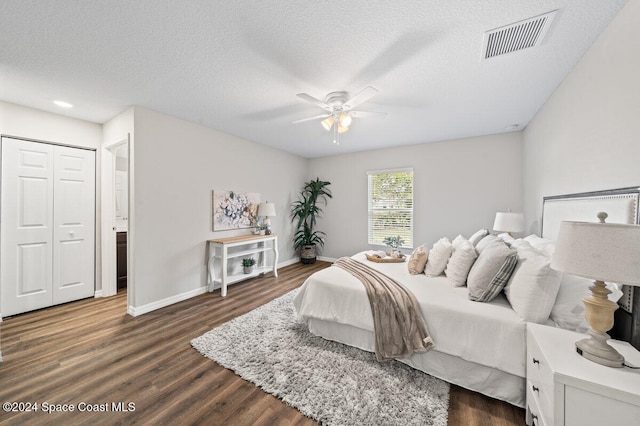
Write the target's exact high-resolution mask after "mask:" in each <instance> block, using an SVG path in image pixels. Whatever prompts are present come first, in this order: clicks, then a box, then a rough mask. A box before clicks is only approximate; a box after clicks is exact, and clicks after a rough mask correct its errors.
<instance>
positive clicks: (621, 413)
mask: <svg viewBox="0 0 640 426" xmlns="http://www.w3.org/2000/svg"><path fill="white" fill-rule="evenodd" d="M638 380H640V377H638ZM564 395H565V422H564V424H565V425H567V426H570V425H580V426H601V425H607V426H629V425H637V424H638V423H639V422H640V407H639V406H637V405H633V404H627V403H626V402H622V401H618V400H616V399H613V398H608V397H605V396H603V395H598V394H595V393H592V392H588V391H585V390H583V389H578V388H574V387H572V386H565V394H564Z"/></svg>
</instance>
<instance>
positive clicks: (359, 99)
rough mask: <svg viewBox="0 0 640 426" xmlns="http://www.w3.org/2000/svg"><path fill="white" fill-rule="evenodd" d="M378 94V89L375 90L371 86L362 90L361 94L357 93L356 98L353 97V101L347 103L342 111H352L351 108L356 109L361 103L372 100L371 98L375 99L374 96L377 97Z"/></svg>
mask: <svg viewBox="0 0 640 426" xmlns="http://www.w3.org/2000/svg"><path fill="white" fill-rule="evenodd" d="M376 93H378V91H377V90H376V89H374V88H373V87H371V86H367V87H365V88H364V89H362V90H361V91H360V92H359V93H357V94H356V95H355V96H353V97H352V98H351V99H349V100H348V101H347V102H345V103H344V105H343V106H342V109H343V110H345V111H346V110H350V109H351V108H355V107H356V106H358V105H360V104H361V103H363V102H366V101H368V100H369V99H371V97H373V95H375V94H376Z"/></svg>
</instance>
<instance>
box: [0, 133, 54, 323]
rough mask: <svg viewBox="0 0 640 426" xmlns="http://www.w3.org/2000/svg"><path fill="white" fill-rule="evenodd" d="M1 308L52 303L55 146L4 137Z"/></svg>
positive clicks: (13, 310)
mask: <svg viewBox="0 0 640 426" xmlns="http://www.w3.org/2000/svg"><path fill="white" fill-rule="evenodd" d="M1 182H2V185H1V188H0V192H1V194H0V195H1V203H0V204H1V208H0V215H1V219H2V232H1V235H0V237H1V243H0V271H1V272H0V281H1V283H2V284H1V285H0V304H1V306H0V308H1V310H0V312H1V313H2V315H3V316H9V315H15V314H18V313H21V312H26V311H30V310H34V309H39V308H42V307H45V306H49V305H51V300H52V271H53V265H52V257H53V256H52V250H53V249H52V246H53V146H52V145H47V144H42V143H36V142H27V141H22V140H17V139H12V138H6V137H3V138H2V178H1Z"/></svg>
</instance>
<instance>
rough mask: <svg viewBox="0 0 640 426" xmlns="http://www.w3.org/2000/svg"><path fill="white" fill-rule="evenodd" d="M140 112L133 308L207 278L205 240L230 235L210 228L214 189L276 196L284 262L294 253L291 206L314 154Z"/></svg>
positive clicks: (264, 197)
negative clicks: (287, 150) (292, 152)
mask: <svg viewBox="0 0 640 426" xmlns="http://www.w3.org/2000/svg"><path fill="white" fill-rule="evenodd" d="M134 117H135V118H134V120H135V162H134V164H135V169H134V171H133V175H134V176H133V180H134V184H133V187H134V191H135V206H134V210H135V235H130V236H129V237H130V238H133V239H134V244H135V251H136V256H135V257H136V259H135V262H136V264H135V271H134V282H135V300H134V302H133V304H134V307H140V306H143V305H146V304H149V303H152V302H156V301H160V300H162V299H165V298H169V297H173V296H176V295H179V294H183V293H187V292H189V291H193V290H196V289H198V288H201V287H203V286H204V285H205V284H206V258H205V241H206V240H207V239H210V238H214V237H220V236H224V235H225V234H221V233H220V232H216V233H213V232H212V225H211V191H212V190H213V189H222V190H236V191H248V192H259V193H260V194H261V199H262V200H263V201H270V202H273V203H275V205H276V212H277V217H275V218H272V221H271V222H272V228H273V232H274V233H277V234H278V236H279V244H278V246H279V251H280V261H281V262H282V261H286V260H288V259H293V258H295V257H296V255H295V253H294V252H293V249H292V245H291V238H292V226H291V224H290V220H289V216H288V208H289V204H290V202H291V200H292V199H293V198H294V196H295V194H296V193H297V191H298V190H299V188H300V187H301V186H302V184H303V183H304V181H305V179H306V177H307V169H308V160H306V159H303V158H300V157H296V156H293V155H290V154H286V153H284V152H282V151H278V150H275V149H272V148H268V147H265V146H262V145H258V144H255V143H252V142H249V141H246V140H243V139H239V138H236V137H233V136H230V135H228V134H225V133H222V132H219V131H216V130H212V129H209V128H206V127H203V126H200V125H197V124H193V123H189V122H186V121H184V120H180V119H177V118H173V117H170V116H167V115H164V114H160V113H157V112H154V111H150V110H147V109H144V108H138V107H136V108H135V112H134ZM242 232H243V233H248V231H247V230H242ZM236 233H237V231H236Z"/></svg>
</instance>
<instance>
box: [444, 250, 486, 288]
mask: <svg viewBox="0 0 640 426" xmlns="http://www.w3.org/2000/svg"><path fill="white" fill-rule="evenodd" d="M454 242H455V241H454ZM477 257H478V254H477V253H476V249H475V248H473V244H471V243H470V242H469V241H468V240H466V239H465V238H463V239H462V240H461V241H458V245H454V247H453V254H452V255H451V258H450V259H449V263H447V268H446V269H445V270H444V274H445V275H446V276H447V278H449V282H450V283H451V284H453V286H454V287H462V286H463V285H464V284H465V283H466V282H467V275H469V271H470V270H471V267H472V266H473V263H474V262H475V261H476V258H477Z"/></svg>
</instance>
